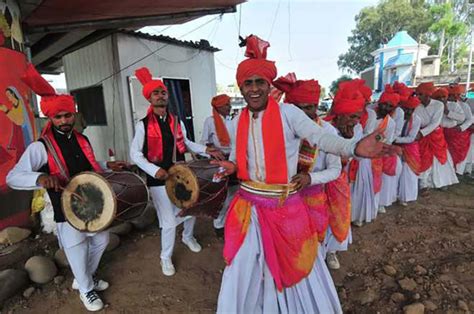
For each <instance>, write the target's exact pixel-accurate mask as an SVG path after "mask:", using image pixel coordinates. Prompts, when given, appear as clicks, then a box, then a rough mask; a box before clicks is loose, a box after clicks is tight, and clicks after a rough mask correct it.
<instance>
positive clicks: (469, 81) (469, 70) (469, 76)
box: [466, 24, 474, 94]
mask: <svg viewBox="0 0 474 314" xmlns="http://www.w3.org/2000/svg"><path fill="white" fill-rule="evenodd" d="M473 26H474V25H472V24H471V45H470V48H469V61H468V64H467V80H466V94H467V93H468V92H469V90H470V86H471V68H472V51H473V46H474V45H473V39H474V38H473V37H474V36H473V34H474V27H473Z"/></svg>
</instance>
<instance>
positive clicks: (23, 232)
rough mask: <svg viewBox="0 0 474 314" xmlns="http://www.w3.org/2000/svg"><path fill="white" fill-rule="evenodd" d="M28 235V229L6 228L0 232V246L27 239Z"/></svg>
mask: <svg viewBox="0 0 474 314" xmlns="http://www.w3.org/2000/svg"><path fill="white" fill-rule="evenodd" d="M30 234H31V231H30V230H28V229H23V228H18V227H7V228H5V229H3V230H2V231H0V244H15V243H18V242H20V241H22V240H24V239H26V238H28V237H29V236H30Z"/></svg>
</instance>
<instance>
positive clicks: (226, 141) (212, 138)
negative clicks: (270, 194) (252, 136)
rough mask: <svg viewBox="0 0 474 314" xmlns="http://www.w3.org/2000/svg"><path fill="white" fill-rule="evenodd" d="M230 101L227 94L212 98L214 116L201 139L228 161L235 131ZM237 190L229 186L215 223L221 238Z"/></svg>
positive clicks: (205, 122)
mask: <svg viewBox="0 0 474 314" xmlns="http://www.w3.org/2000/svg"><path fill="white" fill-rule="evenodd" d="M230 100H231V99H230V97H229V96H228V95H226V94H221V95H217V96H215V97H213V98H212V100H211V106H212V116H210V117H208V118H207V119H206V120H204V127H203V130H202V137H201V144H203V145H206V146H208V147H215V148H217V149H219V150H221V151H222V152H223V153H224V155H225V156H226V159H228V158H229V155H230V151H231V146H230V134H231V132H232V130H233V128H232V124H233V120H232V117H231V115H230V110H231V104H230ZM237 188H238V186H237V185H235V184H233V185H229V188H228V190H227V197H226V200H225V202H224V205H223V206H222V209H221V211H220V213H219V216H218V217H217V218H216V219H214V221H213V224H214V230H215V232H216V235H217V236H218V237H219V238H222V237H224V223H225V217H226V214H227V208H228V207H229V203H230V201H231V199H232V198H233V196H234V194H235V192H236V191H237Z"/></svg>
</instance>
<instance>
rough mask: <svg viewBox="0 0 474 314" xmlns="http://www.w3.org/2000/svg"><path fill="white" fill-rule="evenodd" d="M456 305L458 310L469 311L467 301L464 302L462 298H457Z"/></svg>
mask: <svg viewBox="0 0 474 314" xmlns="http://www.w3.org/2000/svg"><path fill="white" fill-rule="evenodd" d="M458 307H459V309H460V310H463V311H466V312H468V311H469V307H468V306H467V303H466V302H464V301H463V300H458Z"/></svg>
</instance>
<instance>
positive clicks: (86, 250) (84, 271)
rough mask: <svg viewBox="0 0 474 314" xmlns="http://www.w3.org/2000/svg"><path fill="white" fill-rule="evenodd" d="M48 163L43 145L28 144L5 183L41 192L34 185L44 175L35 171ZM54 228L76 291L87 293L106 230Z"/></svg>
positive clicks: (62, 224) (106, 237)
mask: <svg viewBox="0 0 474 314" xmlns="http://www.w3.org/2000/svg"><path fill="white" fill-rule="evenodd" d="M47 163H48V153H47V151H46V148H45V146H44V144H43V143H41V142H33V143H31V144H30V145H29V146H28V147H27V148H26V150H25V152H24V153H23V155H22V156H21V158H20V160H19V161H18V163H17V164H16V165H15V166H14V167H13V168H12V169H11V170H10V172H9V173H8V175H7V177H6V181H7V184H8V185H9V186H10V187H11V188H12V189H16V190H36V189H40V188H41V186H39V185H38V184H37V180H38V177H39V176H40V175H42V174H44V173H41V172H38V170H39V169H41V168H42V167H43V166H44V165H46V164H47ZM99 165H100V166H101V168H102V169H103V170H106V171H107V166H106V163H105V162H99ZM56 227H57V237H58V242H59V246H60V247H61V248H63V249H64V252H65V254H66V257H67V259H68V262H69V265H70V267H71V270H72V272H73V274H74V278H75V279H76V281H77V282H78V285H79V290H80V291H81V293H87V292H89V291H90V290H92V289H93V287H94V282H93V278H92V276H93V275H94V274H95V272H96V270H97V267H98V265H99V262H100V259H101V257H102V254H103V252H104V250H105V248H106V247H107V244H108V242H109V233H108V231H102V232H96V233H90V232H81V231H79V230H77V229H75V228H74V227H72V226H71V224H69V222H58V223H56Z"/></svg>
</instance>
